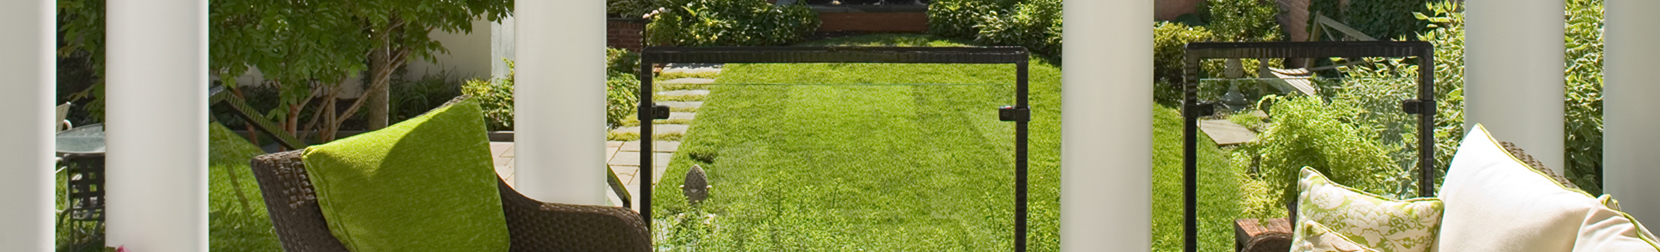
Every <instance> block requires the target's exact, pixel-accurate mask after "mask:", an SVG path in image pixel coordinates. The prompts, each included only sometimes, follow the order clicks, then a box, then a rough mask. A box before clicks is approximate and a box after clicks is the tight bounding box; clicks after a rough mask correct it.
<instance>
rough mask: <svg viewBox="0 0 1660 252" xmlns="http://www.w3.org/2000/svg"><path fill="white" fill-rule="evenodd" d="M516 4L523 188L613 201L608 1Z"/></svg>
mask: <svg viewBox="0 0 1660 252" xmlns="http://www.w3.org/2000/svg"><path fill="white" fill-rule="evenodd" d="M514 4H516V9H515V10H514V14H513V16H514V20H515V22H517V24H516V27H515V30H516V31H515V33H516V34H515V37H514V40H515V41H514V44H515V47H516V48H514V50H515V51H516V52H515V53H516V54H517V55H515V58H517V59H518V61H516V62H515V63H516V64H517V65H516V67H517V68H518V70H517V71H516V72H518V76H515V78H516V80H515V81H517V82H518V83H516V85H517V86H515V87H514V89H515V90H514V94H513V101H514V105H513V107H514V114H513V116H514V125H513V129H514V134H515V136H514V137H513V142H514V144H515V146H514V147H513V148H514V151H515V153H514V156H515V158H516V160H515V162H518V163H517V164H516V167H515V168H514V169H515V170H516V171H515V172H516V174H515V175H514V177H515V178H514V179H515V180H516V183H517V184H516V186H517V189H518V190H519V192H521V193H524V194H525V195H527V196H530V197H531V198H535V199H537V200H543V201H549V202H559V203H571V204H589V205H602V204H605V201H606V199H605V193H606V189H605V188H606V184H605V168H604V167H605V166H604V165H605V152H604V151H603V148H604V146H605V145H604V144H605V85H604V84H605V64H603V62H605V50H604V49H605V23H604V21H605V14H604V13H605V2H604V1H517V2H514Z"/></svg>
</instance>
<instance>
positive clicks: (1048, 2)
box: [974, 0, 1061, 57]
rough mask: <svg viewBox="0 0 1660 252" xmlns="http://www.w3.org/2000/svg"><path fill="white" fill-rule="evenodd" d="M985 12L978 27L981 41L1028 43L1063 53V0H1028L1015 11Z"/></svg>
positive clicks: (1033, 47)
mask: <svg viewBox="0 0 1660 252" xmlns="http://www.w3.org/2000/svg"><path fill="white" fill-rule="evenodd" d="M1004 13H1005V14H1001V15H1000V14H999V12H997V11H991V12H989V15H984V16H982V17H981V20H980V21H979V23H978V24H976V25H974V28H976V29H978V33H976V34H975V35H974V41H975V42H979V43H981V44H992V45H1017V46H1024V47H1026V49H1028V50H1032V51H1033V52H1037V53H1042V54H1045V55H1050V56H1057V57H1058V56H1060V54H1061V43H1060V40H1061V33H1060V31H1061V27H1060V26H1061V0H1027V1H1025V2H1023V3H1019V4H1016V5H1015V6H1014V8H1013V9H1012V10H1011V11H1008V12H1004Z"/></svg>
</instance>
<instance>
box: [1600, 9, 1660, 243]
mask: <svg viewBox="0 0 1660 252" xmlns="http://www.w3.org/2000/svg"><path fill="white" fill-rule="evenodd" d="M1604 4H1605V5H1604V7H1605V8H1606V9H1605V11H1604V12H1603V15H1604V16H1603V17H1604V19H1603V21H1604V22H1607V23H1606V26H1605V27H1606V28H1604V30H1603V32H1605V33H1604V35H1603V39H1604V40H1605V41H1604V44H1603V53H1602V55H1603V58H1602V65H1603V72H1602V76H1603V86H1602V88H1603V90H1602V92H1603V98H1602V109H1603V112H1602V118H1603V119H1602V122H1603V126H1602V130H1603V131H1602V161H1603V163H1602V186H1603V192H1605V193H1608V194H1610V195H1613V196H1614V197H1615V198H1616V199H1619V200H1620V207H1621V209H1623V210H1625V211H1626V212H1627V213H1630V214H1631V216H1634V217H1637V219H1638V221H1639V222H1642V223H1648V224H1649V225H1656V224H1660V197H1657V196H1655V195H1654V192H1660V183H1656V182H1660V163H1656V162H1655V160H1654V158H1653V157H1654V152H1653V151H1654V150H1660V131H1656V130H1655V127H1654V126H1655V125H1660V97H1657V96H1660V81H1657V80H1660V79H1656V78H1655V75H1654V74H1653V72H1654V68H1655V67H1656V66H1660V63H1656V62H1655V61H1654V60H1655V59H1660V47H1656V46H1655V43H1654V41H1660V26H1656V24H1660V16H1656V15H1653V14H1652V13H1647V12H1645V11H1644V10H1654V9H1656V8H1660V2H1656V1H1651V0H1608V1H1607V2H1605V3H1604ZM1651 228H1652V227H1651Z"/></svg>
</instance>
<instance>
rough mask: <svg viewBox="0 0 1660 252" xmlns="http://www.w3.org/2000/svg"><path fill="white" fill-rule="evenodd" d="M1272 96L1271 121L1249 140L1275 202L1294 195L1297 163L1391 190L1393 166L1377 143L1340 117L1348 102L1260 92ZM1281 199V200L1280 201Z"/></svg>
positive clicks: (1363, 186)
mask: <svg viewBox="0 0 1660 252" xmlns="http://www.w3.org/2000/svg"><path fill="white" fill-rule="evenodd" d="M1264 101H1265V102H1268V101H1271V102H1273V105H1272V109H1270V110H1269V111H1271V112H1272V113H1273V117H1274V124H1273V125H1271V126H1269V127H1268V131H1267V132H1264V133H1263V134H1262V135H1261V136H1260V137H1259V138H1258V140H1257V142H1255V143H1253V144H1251V145H1252V146H1251V147H1252V148H1255V149H1257V150H1258V151H1259V152H1260V153H1261V154H1262V166H1261V174H1262V180H1263V181H1264V182H1266V184H1267V186H1268V188H1269V190H1274V191H1276V192H1282V193H1283V195H1284V196H1285V197H1284V198H1282V200H1283V201H1281V202H1290V201H1291V199H1292V198H1293V197H1295V195H1296V191H1297V190H1296V189H1295V187H1296V184H1297V177H1298V169H1301V168H1302V167H1305V166H1307V167H1313V168H1314V169H1315V170H1319V171H1320V173H1322V174H1326V175H1327V176H1329V177H1331V178H1332V181H1335V182H1337V183H1338V184H1343V185H1345V186H1349V187H1352V188H1355V189H1358V190H1362V191H1366V192H1370V193H1373V194H1378V195H1396V194H1397V193H1398V192H1397V191H1396V190H1397V187H1398V186H1399V183H1398V179H1397V177H1396V175H1398V174H1401V172H1399V170H1400V169H1399V168H1398V166H1396V165H1395V164H1394V162H1393V161H1391V159H1390V158H1389V156H1388V155H1387V153H1386V152H1385V149H1384V147H1383V146H1380V144H1379V143H1377V142H1376V141H1374V140H1372V139H1371V138H1368V136H1366V135H1365V133H1364V131H1362V130H1360V129H1357V128H1356V127H1355V125H1352V124H1349V123H1345V122H1344V120H1343V119H1345V118H1346V117H1349V116H1351V115H1352V114H1349V112H1352V111H1355V110H1354V108H1344V107H1343V105H1342V104H1340V103H1333V104H1329V105H1328V104H1326V103H1325V102H1324V101H1323V100H1322V99H1321V98H1319V97H1313V96H1298V97H1292V98H1278V97H1270V98H1265V99H1264ZM1280 205H1284V204H1280Z"/></svg>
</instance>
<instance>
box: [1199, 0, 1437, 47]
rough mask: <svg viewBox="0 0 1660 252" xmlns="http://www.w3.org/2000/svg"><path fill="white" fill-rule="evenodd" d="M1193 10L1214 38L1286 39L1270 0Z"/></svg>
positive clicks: (1222, 2)
mask: <svg viewBox="0 0 1660 252" xmlns="http://www.w3.org/2000/svg"><path fill="white" fill-rule="evenodd" d="M1196 13H1198V15H1199V20H1200V21H1202V22H1204V23H1207V24H1208V25H1206V26H1205V28H1208V29H1210V30H1211V31H1212V32H1213V33H1215V34H1214V35H1213V36H1214V38H1215V39H1216V40H1217V41H1227V42H1265V41H1280V40H1283V38H1285V31H1284V30H1282V29H1280V23H1279V20H1277V19H1275V17H1274V16H1276V15H1279V9H1277V8H1275V7H1274V3H1273V2H1271V1H1270V2H1259V1H1257V0H1208V1H1205V2H1200V3H1199V10H1198V11H1197V12H1196ZM1408 17H1410V16H1408Z"/></svg>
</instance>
